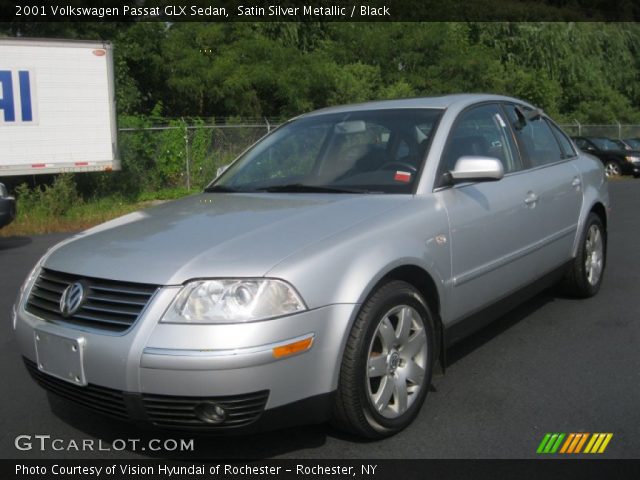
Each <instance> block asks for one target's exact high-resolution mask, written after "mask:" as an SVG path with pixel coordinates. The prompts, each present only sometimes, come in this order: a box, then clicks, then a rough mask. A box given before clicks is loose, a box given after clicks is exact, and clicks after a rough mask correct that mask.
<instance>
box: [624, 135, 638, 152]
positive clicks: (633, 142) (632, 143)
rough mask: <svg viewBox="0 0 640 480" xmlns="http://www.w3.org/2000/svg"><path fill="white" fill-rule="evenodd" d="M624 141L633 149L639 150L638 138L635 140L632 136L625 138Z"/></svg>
mask: <svg viewBox="0 0 640 480" xmlns="http://www.w3.org/2000/svg"><path fill="white" fill-rule="evenodd" d="M625 142H626V143H627V144H628V145H630V146H631V148H633V149H635V150H640V140H636V139H633V138H628V139H626V140H625Z"/></svg>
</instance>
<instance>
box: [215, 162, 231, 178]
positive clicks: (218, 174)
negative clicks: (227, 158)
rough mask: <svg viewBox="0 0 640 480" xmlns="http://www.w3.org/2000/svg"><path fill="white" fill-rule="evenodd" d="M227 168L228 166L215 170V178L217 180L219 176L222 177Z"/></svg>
mask: <svg viewBox="0 0 640 480" xmlns="http://www.w3.org/2000/svg"><path fill="white" fill-rule="evenodd" d="M227 168H229V165H228V164H227V165H222V166H221V167H218V170H216V178H218V177H219V176H220V175H222V174H223V173H224V171H225V170H226V169H227Z"/></svg>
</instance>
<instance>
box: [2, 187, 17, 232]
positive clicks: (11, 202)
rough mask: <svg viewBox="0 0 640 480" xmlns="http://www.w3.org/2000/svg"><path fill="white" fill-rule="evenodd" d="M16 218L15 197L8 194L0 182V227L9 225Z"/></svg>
mask: <svg viewBox="0 0 640 480" xmlns="http://www.w3.org/2000/svg"><path fill="white" fill-rule="evenodd" d="M14 218H16V199H15V198H13V197H10V196H9V191H8V190H7V187H5V186H4V184H2V183H0V228H2V227H4V226H6V225H9V224H10V223H11V222H12V221H13V219H14Z"/></svg>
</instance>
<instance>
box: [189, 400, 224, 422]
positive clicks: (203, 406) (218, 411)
mask: <svg viewBox="0 0 640 480" xmlns="http://www.w3.org/2000/svg"><path fill="white" fill-rule="evenodd" d="M195 413H196V416H197V417H198V418H199V419H200V420H202V421H203V422H206V423H222V422H224V421H225V420H226V419H227V412H226V411H225V409H224V408H222V407H221V406H220V405H218V404H217V403H213V402H205V403H199V404H198V405H196V408H195Z"/></svg>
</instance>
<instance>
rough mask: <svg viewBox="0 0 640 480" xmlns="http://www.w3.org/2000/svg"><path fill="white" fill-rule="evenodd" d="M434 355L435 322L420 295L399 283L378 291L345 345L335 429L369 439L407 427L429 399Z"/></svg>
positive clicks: (370, 300) (408, 286)
mask: <svg viewBox="0 0 640 480" xmlns="http://www.w3.org/2000/svg"><path fill="white" fill-rule="evenodd" d="M434 352H435V350H434V326H433V316H432V315H431V312H430V311H429V307H428V306H427V303H426V302H425V301H424V299H423V298H422V296H421V295H420V293H419V292H418V290H416V289H415V288H414V287H413V286H412V285H410V284H408V283H406V282H403V281H399V280H392V281H389V282H387V283H385V284H383V285H382V286H380V287H379V288H378V289H377V290H376V291H375V292H374V293H373V294H372V295H371V297H370V298H369V299H368V300H367V301H366V302H365V303H364V305H363V306H362V309H361V310H360V313H359V314H358V317H357V318H356V321H355V323H354V325H353V327H352V329H351V332H350V335H349V338H348V340H347V345H346V348H345V352H344V356H343V360H342V366H341V369H340V379H339V384H338V393H337V397H336V404H335V409H334V419H333V424H334V425H335V426H337V427H338V428H340V429H342V430H346V431H348V432H350V433H353V434H356V435H358V436H361V437H365V438H371V439H376V438H384V437H387V436H390V435H393V434H395V433H397V432H399V431H401V430H402V429H404V428H405V427H407V426H408V425H409V424H410V423H411V422H412V421H413V419H414V418H415V417H416V415H417V414H418V412H419V411H420V407H421V406H422V404H423V403H424V399H425V397H426V395H427V391H428V389H429V385H430V383H431V373H432V368H433V367H432V366H433V361H434Z"/></svg>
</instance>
